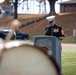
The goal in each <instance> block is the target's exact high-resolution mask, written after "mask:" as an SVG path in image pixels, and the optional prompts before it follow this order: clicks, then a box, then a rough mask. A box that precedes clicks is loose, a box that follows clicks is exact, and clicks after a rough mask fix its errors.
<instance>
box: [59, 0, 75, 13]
mask: <svg viewBox="0 0 76 75" xmlns="http://www.w3.org/2000/svg"><path fill="white" fill-rule="evenodd" d="M68 12H70V13H72V12H76V0H73V1H67V2H62V3H60V13H68Z"/></svg>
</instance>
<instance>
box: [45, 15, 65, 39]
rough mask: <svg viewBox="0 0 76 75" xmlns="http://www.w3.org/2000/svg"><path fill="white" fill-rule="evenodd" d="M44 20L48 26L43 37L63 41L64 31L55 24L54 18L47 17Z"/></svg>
mask: <svg viewBox="0 0 76 75" xmlns="http://www.w3.org/2000/svg"><path fill="white" fill-rule="evenodd" d="M46 19H47V20H48V24H49V25H48V26H47V27H46V28H45V32H44V35H50V36H55V37H57V38H59V39H60V40H63V38H64V37H65V36H64V31H63V29H62V27H60V26H57V25H56V24H55V16H49V17H47V18H46Z"/></svg>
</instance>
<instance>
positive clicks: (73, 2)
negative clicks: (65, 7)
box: [59, 0, 76, 4]
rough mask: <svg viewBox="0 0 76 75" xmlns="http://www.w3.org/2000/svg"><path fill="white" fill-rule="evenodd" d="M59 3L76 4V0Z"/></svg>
mask: <svg viewBox="0 0 76 75" xmlns="http://www.w3.org/2000/svg"><path fill="white" fill-rule="evenodd" d="M59 4H76V0H74V1H66V2H61V3H59Z"/></svg>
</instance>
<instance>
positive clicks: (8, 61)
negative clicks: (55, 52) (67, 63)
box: [0, 41, 61, 75]
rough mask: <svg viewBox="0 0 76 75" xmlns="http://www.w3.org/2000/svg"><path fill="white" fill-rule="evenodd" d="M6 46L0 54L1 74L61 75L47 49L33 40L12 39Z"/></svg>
mask: <svg viewBox="0 0 76 75" xmlns="http://www.w3.org/2000/svg"><path fill="white" fill-rule="evenodd" d="M4 47H5V48H4V49H3V50H2V51H1V55H0V58H1V59H0V75H61V72H60V71H61V70H60V68H59V67H58V65H57V63H56V61H55V60H54V59H53V57H52V56H51V55H49V54H48V53H47V50H44V49H41V48H38V47H35V46H33V44H32V43H31V42H28V41H26V42H24V41H10V42H7V43H5V45H4Z"/></svg>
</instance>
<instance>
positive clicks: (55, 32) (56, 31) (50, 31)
mask: <svg viewBox="0 0 76 75" xmlns="http://www.w3.org/2000/svg"><path fill="white" fill-rule="evenodd" d="M61 30H62V27H60V26H57V25H54V26H52V27H51V26H47V27H46V28H45V35H50V36H56V37H62V33H61Z"/></svg>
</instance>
